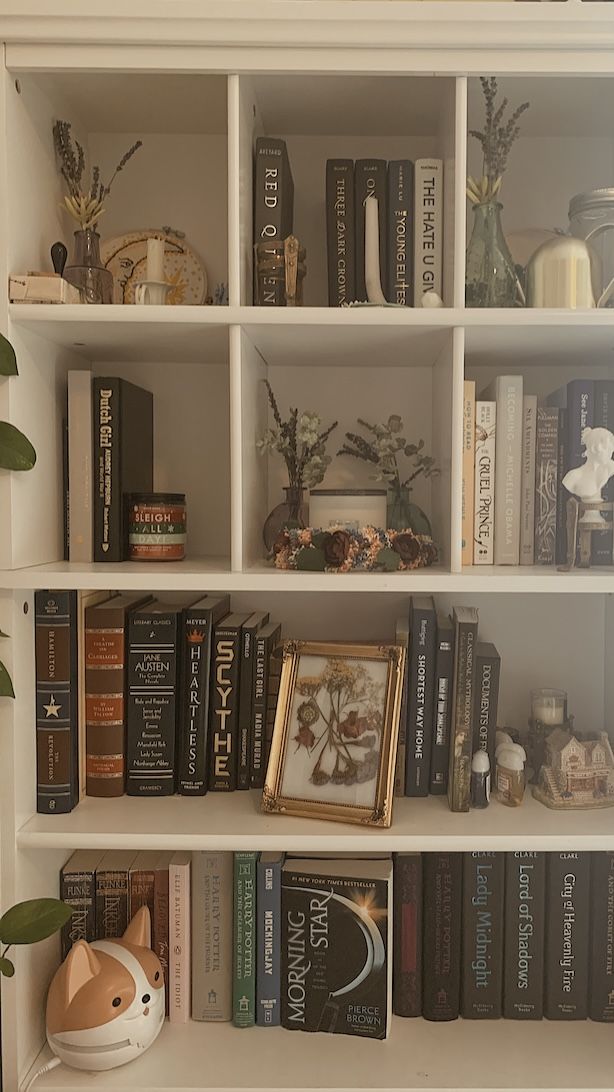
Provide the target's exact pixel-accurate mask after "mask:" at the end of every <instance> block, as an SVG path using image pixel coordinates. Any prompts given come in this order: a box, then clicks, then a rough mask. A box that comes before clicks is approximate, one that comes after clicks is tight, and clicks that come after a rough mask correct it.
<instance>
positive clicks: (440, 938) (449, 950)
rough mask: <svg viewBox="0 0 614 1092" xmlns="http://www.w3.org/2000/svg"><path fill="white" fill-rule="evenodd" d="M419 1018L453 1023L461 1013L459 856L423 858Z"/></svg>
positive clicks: (447, 854) (460, 877)
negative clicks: (420, 1003)
mask: <svg viewBox="0 0 614 1092" xmlns="http://www.w3.org/2000/svg"><path fill="white" fill-rule="evenodd" d="M422 860H423V869H424V871H423V890H424V918H423V946H422V1015H423V1016H424V1018H425V1020H437V1021H440V1020H442V1021H443V1020H456V1019H458V1015H459V1010H460V976H461V908H462V876H463V871H462V870H463V857H462V853H425V854H424V856H423V858H422Z"/></svg>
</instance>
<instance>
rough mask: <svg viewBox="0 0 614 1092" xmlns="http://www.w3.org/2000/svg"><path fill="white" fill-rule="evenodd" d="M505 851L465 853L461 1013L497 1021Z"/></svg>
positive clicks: (501, 975) (501, 957)
mask: <svg viewBox="0 0 614 1092" xmlns="http://www.w3.org/2000/svg"><path fill="white" fill-rule="evenodd" d="M504 877H505V873H504V856H503V854H502V853H489V852H479V853H465V855H464V860H463V948H462V967H463V974H462V985H461V1016H463V1017H464V1018H465V1019H466V1020H495V1019H497V1018H498V1017H500V1016H501V1014H502V992H503V888H504Z"/></svg>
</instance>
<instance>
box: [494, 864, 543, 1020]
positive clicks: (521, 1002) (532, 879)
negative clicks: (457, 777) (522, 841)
mask: <svg viewBox="0 0 614 1092" xmlns="http://www.w3.org/2000/svg"><path fill="white" fill-rule="evenodd" d="M545 895H546V854H545V853H536V852H534V851H528V850H522V851H519V852H516V853H506V855H505V950H504V956H503V1015H504V1017H505V1018H506V1019H507V1020H541V1018H542V1016H543V1013H544V927H545V918H544V912H545Z"/></svg>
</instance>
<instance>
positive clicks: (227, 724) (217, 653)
mask: <svg viewBox="0 0 614 1092" xmlns="http://www.w3.org/2000/svg"><path fill="white" fill-rule="evenodd" d="M248 617H249V615H247V614H229V615H227V616H226V618H224V619H223V620H222V621H220V622H218V624H217V626H216V627H215V632H214V635H213V653H212V657H213V659H212V668H213V678H212V689H211V714H210V732H209V736H210V738H209V788H210V789H211V790H212V791H214V792H232V791H233V789H236V787H237V751H238V732H239V668H240V664H241V627H242V625H243V623H244V622H246V621H247V619H248Z"/></svg>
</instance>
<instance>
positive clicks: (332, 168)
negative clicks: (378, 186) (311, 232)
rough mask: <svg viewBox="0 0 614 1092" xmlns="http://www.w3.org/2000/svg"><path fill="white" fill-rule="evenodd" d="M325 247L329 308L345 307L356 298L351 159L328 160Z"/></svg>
mask: <svg viewBox="0 0 614 1092" xmlns="http://www.w3.org/2000/svg"><path fill="white" fill-rule="evenodd" d="M326 246H327V254H328V306H329V307H343V305H344V304H348V303H351V302H352V301H353V300H354V299H355V297H356V261H355V249H354V248H355V239H354V161H353V160H352V159H327V160H326Z"/></svg>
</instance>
